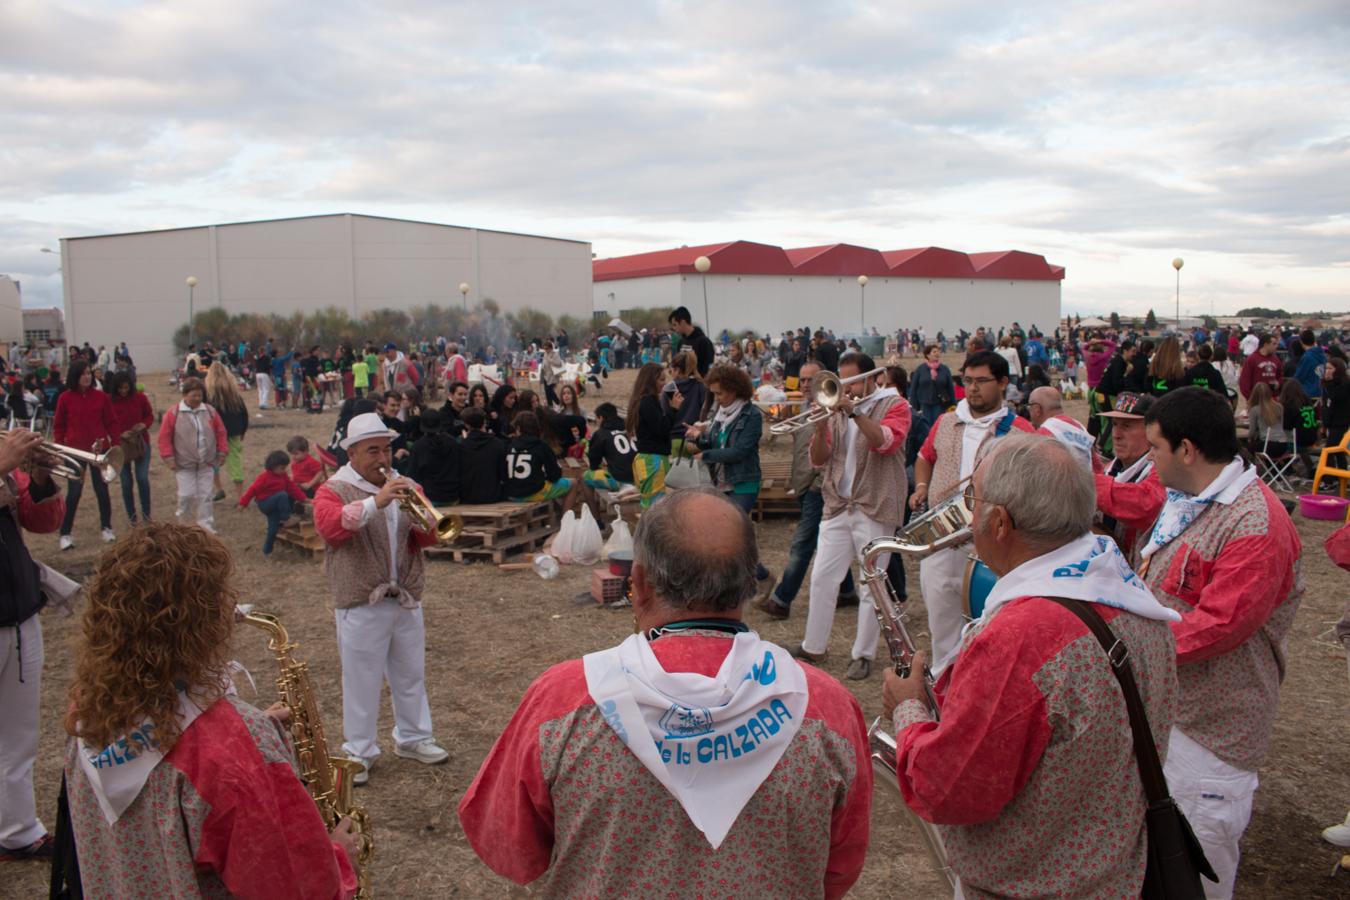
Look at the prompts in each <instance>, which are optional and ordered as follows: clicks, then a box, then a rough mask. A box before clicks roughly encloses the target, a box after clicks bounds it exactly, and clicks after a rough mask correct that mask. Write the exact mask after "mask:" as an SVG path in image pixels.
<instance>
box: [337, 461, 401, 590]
mask: <svg viewBox="0 0 1350 900" xmlns="http://www.w3.org/2000/svg"><path fill="white" fill-rule="evenodd" d="M390 474H393V473H392V472H391V473H390ZM329 480H330V481H340V482H342V483H343V484H350V485H352V486H354V487H358V488H360V489H361V490H363V491H365V492H366V493H368V494H372V495H374V494H378V493H379V492H380V489H379V488H378V487H376V486H375V485H373V484H371V483H370V482H369V481H366V480H365V479H364V478H362V477H361V476H360V475H359V474H358V473H357V471H356V470H355V469H353V468H352V464H351V463H347V465H345V466H343V467H342V468H340V469H338V470H337V471H336V472H334V473H333V475H332V477H331V478H330V479H329ZM366 499H367V500H369V501H370V505H371V506H372V507H374V506H375V498H374V496H371V497H367V498H366ZM374 511H375V512H377V513H378V512H380V510H379V509H378V508H375V510H374ZM384 527H385V530H386V531H387V532H388V533H389V584H391V585H397V584H398V504H397V503H390V504H389V505H388V506H386V507H385V508H384Z"/></svg>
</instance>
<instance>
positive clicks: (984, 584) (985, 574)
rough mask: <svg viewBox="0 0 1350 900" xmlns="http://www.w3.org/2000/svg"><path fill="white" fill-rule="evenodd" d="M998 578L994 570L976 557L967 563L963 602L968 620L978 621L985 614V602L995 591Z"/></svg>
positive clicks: (962, 591)
mask: <svg viewBox="0 0 1350 900" xmlns="http://www.w3.org/2000/svg"><path fill="white" fill-rule="evenodd" d="M996 581H998V576H997V575H995V574H994V570H993V569H991V568H989V567H988V566H986V565H985V564H984V563H982V562H980V561H979V560H978V559H976V558H975V557H973V556H972V557H971V558H970V559H968V560H967V561H966V574H965V577H964V578H962V579H961V602H962V603H963V604H964V605H965V613H966V618H968V619H972V620H974V619H978V618H979V617H980V616H982V615H983V614H984V601H986V600H988V599H989V592H990V591H992V590H993V589H994V582H996Z"/></svg>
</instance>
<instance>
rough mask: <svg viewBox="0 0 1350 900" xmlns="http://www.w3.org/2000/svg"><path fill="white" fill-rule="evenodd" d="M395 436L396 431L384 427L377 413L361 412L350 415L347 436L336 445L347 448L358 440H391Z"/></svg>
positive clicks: (396, 434) (396, 435)
mask: <svg viewBox="0 0 1350 900" xmlns="http://www.w3.org/2000/svg"><path fill="white" fill-rule="evenodd" d="M396 437H398V432H397V431H390V430H389V429H388V428H386V427H385V424H384V420H383V419H381V418H380V414H379V413H361V415H359V416H352V420H351V421H350V422H348V423H347V436H346V437H345V438H343V439H342V440H341V441H339V442H338V446H340V447H341V448H342V449H343V450H349V449H351V446H352V444H355V443H359V442H360V441H368V440H370V439H371V438H388V439H390V440H393V439H394V438H396Z"/></svg>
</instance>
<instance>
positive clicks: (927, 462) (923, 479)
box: [909, 350, 1034, 671]
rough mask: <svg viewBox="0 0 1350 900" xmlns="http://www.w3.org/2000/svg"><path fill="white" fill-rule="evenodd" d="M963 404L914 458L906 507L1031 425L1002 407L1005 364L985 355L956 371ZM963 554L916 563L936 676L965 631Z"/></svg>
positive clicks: (943, 488) (942, 553)
mask: <svg viewBox="0 0 1350 900" xmlns="http://www.w3.org/2000/svg"><path fill="white" fill-rule="evenodd" d="M961 372H962V377H961V383H962V384H963V385H964V386H965V389H966V396H965V399H964V400H962V401H961V402H960V403H958V404H957V405H956V410H955V411H954V412H949V413H943V414H942V415H941V416H939V417H938V420H937V424H936V425H935V426H934V427H933V430H932V431H930V432H929V433H928V439H927V440H926V441H924V444H923V448H922V449H920V450H919V458H918V459H916V460H915V461H914V493H913V494H912V495H911V496H910V498H909V505H910V508H911V509H913V510H915V511H918V510H919V509H920V508H921V507H922V506H923V504H924V503H925V502H929V501H930V499H931V503H929V506H930V508H931V507H934V506H937V505H938V504H939V503H942V502H943V501H944V500H946V499H947V498H949V497H951V496H952V495H953V494H955V493H956V492H957V491H958V490H960V488H961V487H962V486H963V485H962V482H964V481H965V480H966V479H967V478H969V477H970V473H971V472H973V471H975V463H976V462H977V461H978V459H979V458H980V456H981V455H982V454H983V453H984V451H985V450H986V449H987V448H988V446H989V444H990V443H991V442H993V441H997V440H998V439H1000V438H1003V437H1005V436H1007V435H1008V434H1011V433H1013V432H1014V431H1033V430H1034V429H1033V428H1032V427H1031V423H1030V422H1028V421H1027V420H1026V419H1023V418H1021V417H1020V416H1018V415H1017V413H1016V412H1015V411H1014V410H1012V409H1009V408H1007V407H1006V406H1005V404H1004V402H1003V392H1004V390H1005V389H1006V388H1007V387H1008V361H1007V360H1006V359H1004V358H1003V357H1002V356H999V355H998V354H997V353H994V352H993V351H990V350H982V351H980V352H978V353H973V354H971V355H970V356H968V357H966V364H965V366H964V367H963V368H962V370H961ZM966 558H967V550H966V548H964V547H955V548H951V549H948V550H939V551H938V552H937V553H934V554H932V555H930V556H928V557H925V558H924V560H923V561H922V562H921V563H920V564H919V589H920V591H921V592H922V593H923V602H924V605H925V606H926V607H927V608H928V630H929V632H930V633H931V634H932V636H933V659H934V660H936V662H937V665H936V667H935V669H934V670H935V671H941V669H942V668H943V667H945V666H946V664H947V662H948V661H949V659H950V657H951V656H952V655H953V654H954V653H955V652H956V648H957V646H958V645H959V644H960V641H961V629H962V628H963V627H964V626H965V614H964V604H963V602H962V597H961V591H962V582H963V581H964V579H965V571H966Z"/></svg>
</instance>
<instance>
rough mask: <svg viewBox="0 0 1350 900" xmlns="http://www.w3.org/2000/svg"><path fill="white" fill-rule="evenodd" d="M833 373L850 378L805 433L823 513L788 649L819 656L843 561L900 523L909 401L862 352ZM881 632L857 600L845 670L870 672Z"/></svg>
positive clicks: (855, 674)
mask: <svg viewBox="0 0 1350 900" xmlns="http://www.w3.org/2000/svg"><path fill="white" fill-rule="evenodd" d="M863 375H866V376H867V377H859V376H863ZM839 376H840V378H842V379H844V380H845V381H847V380H848V379H849V378H856V379H857V380H856V381H853V382H852V383H849V384H845V385H844V386H843V391H844V393H843V395H842V396H841V397H840V398H839V402H838V403H837V404H836V405H835V407H834V413H833V414H832V415H830V416H828V417H826V418H824V419H821V420H820V421H819V422H817V423H816V430H815V434H813V435H812V437H811V447H810V458H811V464H812V465H813V466H816V467H817V468H820V469H823V470H824V477H823V479H822V481H821V492H822V493H823V495H824V498H825V515H824V519H823V520H822V521H821V523H820V532H819V535H818V536H817V538H816V564H815V568H814V569H813V570H812V571H811V602H810V608H809V609H808V610H807V616H806V637H805V639H803V640H802V642H801V643H800V644H798V645H797V649H796V650H795V651H794V655H796V656H797V657H798V658H800V659H805V660H808V661H810V662H819V661H820V660H822V659H824V657H825V651H826V649H827V648H828V645H829V641H830V630H831V628H832V627H833V625H834V610H835V605H836V604H837V603H838V600H839V582H840V581H841V580H842V579H843V577H844V574H845V573H846V572H848V571H849V566H850V564H851V563H852V562H853V560H854V559H856V558H857V556H858V554H859V553H860V552H862V549H863V548H864V547H865V546H867V543H868V542H869V541H871V540H872V539H873V538H879V537H882V536H883V535H890V534H894V533H895V530H896V529H897V528H899V527H900V524H901V522H902V521H903V510H904V503H905V493H906V490H907V488H908V483H909V482H908V479H907V478H906V476H905V454H904V453H903V452H902V451H903V450H904V447H905V438H906V436H908V434H909V426H910V422H911V418H912V413H911V411H910V407H909V402H908V401H907V400H905V398H904V397H901V396H900V394H899V392H898V391H896V390H895V388H892V387H882V386H881V384H880V379H881V378H882V377H883V373H882V372H879V371H876V367H875V366H874V365H873V363H872V358H871V357H870V356H868V355H867V354H865V353H848V354H845V355H844V357H843V358H842V359H840V360H839ZM880 633H881V627H880V625H879V624H878V623H877V617H876V614H875V613H874V612H873V610H872V607H871V603H870V602H867V603H863V604H860V605H859V607H858V630H857V634H856V636H855V638H854V641H853V650H852V657H853V660H852V662H851V663H849V667H848V672H847V675H848V677H849V678H851V679H853V680H855V681H861V680H862V679H864V678H866V677H867V676H868V675H869V674H871V671H872V660H873V658H875V656H876V652H877V637H878V636H879V635H880Z"/></svg>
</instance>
